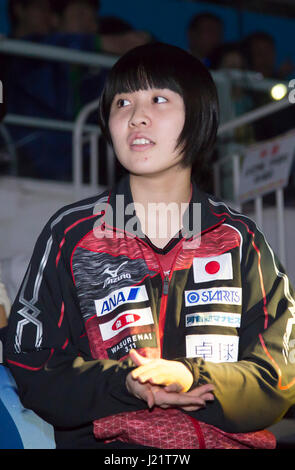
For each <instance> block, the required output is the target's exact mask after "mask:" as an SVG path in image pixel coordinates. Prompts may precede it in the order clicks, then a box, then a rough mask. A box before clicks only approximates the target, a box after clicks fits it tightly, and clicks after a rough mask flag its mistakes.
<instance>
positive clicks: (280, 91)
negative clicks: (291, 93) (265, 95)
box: [270, 83, 288, 101]
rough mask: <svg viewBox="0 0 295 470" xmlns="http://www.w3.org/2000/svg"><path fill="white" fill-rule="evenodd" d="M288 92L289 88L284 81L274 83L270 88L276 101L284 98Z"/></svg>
mask: <svg viewBox="0 0 295 470" xmlns="http://www.w3.org/2000/svg"><path fill="white" fill-rule="evenodd" d="M287 92H288V89H287V87H286V85H284V84H283V83H278V84H277V85H274V86H273V87H272V89H271V90H270V94H271V97H272V98H273V99H274V100H276V101H279V100H281V99H282V98H284V96H286V94H287Z"/></svg>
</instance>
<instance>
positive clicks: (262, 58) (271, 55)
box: [244, 31, 294, 79]
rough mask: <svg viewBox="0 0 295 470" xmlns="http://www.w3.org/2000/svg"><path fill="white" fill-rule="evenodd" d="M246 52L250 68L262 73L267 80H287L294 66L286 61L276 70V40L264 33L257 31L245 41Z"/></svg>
mask: <svg viewBox="0 0 295 470" xmlns="http://www.w3.org/2000/svg"><path fill="white" fill-rule="evenodd" d="M244 51H245V54H246V56H247V59H248V63H249V67H250V69H251V70H253V71H255V72H260V73H261V74H262V75H263V76H264V77H265V78H278V79H287V78H288V76H289V75H290V73H291V72H292V71H294V64H292V63H291V62H290V61H286V62H284V63H283V64H281V66H280V67H279V68H277V69H276V66H275V63H276V47H275V40H274V38H273V37H272V36H271V35H270V34H268V33H265V32H263V31H257V32H255V33H253V34H250V35H249V36H247V37H246V38H245V39H244Z"/></svg>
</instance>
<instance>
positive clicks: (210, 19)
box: [187, 13, 223, 68]
mask: <svg viewBox="0 0 295 470" xmlns="http://www.w3.org/2000/svg"><path fill="white" fill-rule="evenodd" d="M187 35H188V43H189V51H190V53H191V54H193V55H194V56H195V57H197V58H198V59H200V60H201V61H202V62H203V63H204V64H205V65H206V66H207V67H209V68H210V67H211V54H213V52H214V51H215V49H216V48H217V47H220V46H221V45H222V43H223V22H222V20H221V19H220V18H219V17H218V16H216V15H214V14H212V13H200V14H198V15H195V16H194V17H193V18H192V19H191V20H190V23H189V26H188V31H187Z"/></svg>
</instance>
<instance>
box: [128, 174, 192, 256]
mask: <svg viewBox="0 0 295 470" xmlns="http://www.w3.org/2000/svg"><path fill="white" fill-rule="evenodd" d="M130 188H131V193H132V197H133V201H134V204H135V210H136V215H137V217H138V218H139V220H140V222H141V227H142V231H143V233H145V234H146V235H147V236H148V237H149V238H150V239H151V240H152V242H153V243H154V244H155V245H156V246H158V247H160V248H163V247H164V246H165V245H166V244H167V243H168V242H169V240H170V239H171V238H172V237H173V236H174V235H175V234H177V233H178V232H179V231H180V230H181V228H182V217H183V214H184V212H185V210H186V208H187V206H188V203H189V201H190V197H191V171H190V168H187V169H186V168H185V169H183V168H182V169H180V170H179V171H178V172H175V173H174V174H173V177H172V175H164V176H163V175H161V176H154V175H153V176H152V177H149V176H146V175H143V176H138V175H130Z"/></svg>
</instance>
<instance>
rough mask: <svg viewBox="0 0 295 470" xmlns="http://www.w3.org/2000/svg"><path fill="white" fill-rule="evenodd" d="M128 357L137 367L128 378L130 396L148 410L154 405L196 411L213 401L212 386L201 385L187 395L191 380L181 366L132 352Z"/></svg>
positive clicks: (185, 368) (190, 376)
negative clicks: (140, 400)
mask: <svg viewBox="0 0 295 470" xmlns="http://www.w3.org/2000/svg"><path fill="white" fill-rule="evenodd" d="M129 356H130V358H131V359H132V361H133V362H134V364H135V365H136V366H138V367H137V368H136V369H134V370H133V371H132V372H130V373H129V374H128V375H127V378H126V387H127V389H128V391H129V393H131V394H133V395H134V396H136V397H137V398H140V399H142V400H145V401H146V402H147V404H148V407H149V408H152V407H153V406H155V405H156V406H159V407H160V408H170V407H178V408H181V409H183V410H185V411H196V410H198V409H200V408H203V407H204V406H205V405H206V402H207V401H212V400H214V395H213V394H212V391H213V385H212V384H206V385H201V386H199V387H196V388H194V389H192V390H190V391H189V392H188V390H189V389H190V388H191V386H192V383H193V376H192V373H191V372H190V371H189V369H188V368H187V367H186V366H185V365H184V364H182V362H178V361H169V360H166V359H149V358H146V357H144V356H141V355H140V354H139V353H138V352H137V351H135V350H134V349H132V350H131V351H130V354H129Z"/></svg>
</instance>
